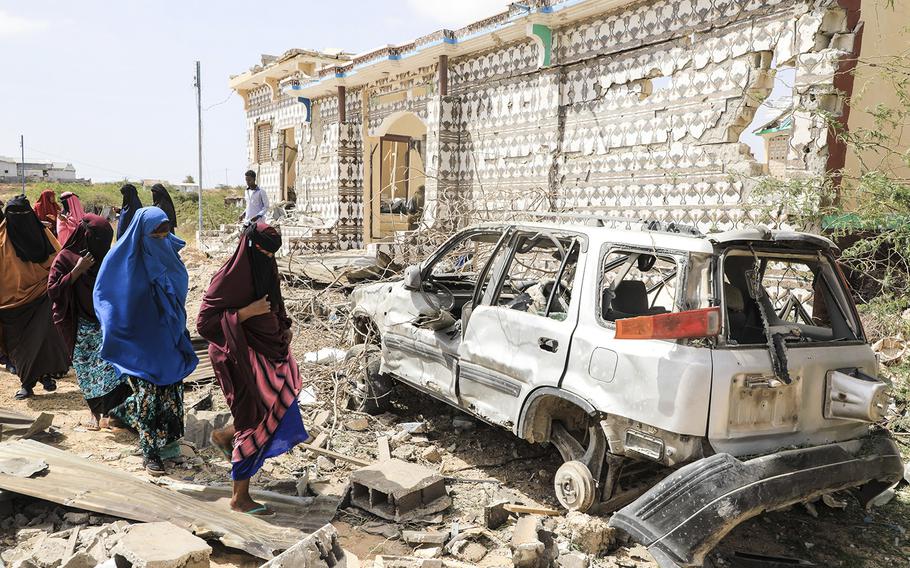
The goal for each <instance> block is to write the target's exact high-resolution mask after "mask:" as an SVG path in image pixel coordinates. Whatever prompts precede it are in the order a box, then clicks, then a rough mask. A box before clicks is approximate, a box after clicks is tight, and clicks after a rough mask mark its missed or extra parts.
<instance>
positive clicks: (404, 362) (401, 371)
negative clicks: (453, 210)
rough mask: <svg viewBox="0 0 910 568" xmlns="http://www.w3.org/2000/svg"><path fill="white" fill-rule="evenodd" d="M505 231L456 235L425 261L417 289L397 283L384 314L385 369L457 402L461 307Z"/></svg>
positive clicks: (436, 394) (408, 381)
mask: <svg viewBox="0 0 910 568" xmlns="http://www.w3.org/2000/svg"><path fill="white" fill-rule="evenodd" d="M504 231H505V229H504V228H502V227H488V228H477V229H471V230H468V231H464V232H462V233H459V234H457V235H455V236H454V237H453V238H452V239H450V240H449V241H447V242H446V243H445V244H443V245H442V246H441V247H440V248H439V249H437V251H436V252H434V253H433V254H432V255H431V256H430V257H429V258H428V259H427V260H426V261H425V262H424V263H423V264H421V265H420V279H419V281H420V284H419V286H418V287H417V289H413V290H409V289H407V288H405V287H404V286H402V285H399V286H396V287H394V290H393V292H392V297H391V298H390V300H391V301H389V302H386V305H387V306H388V310H387V311H386V312H385V314H384V318H385V320H386V321H387V322H388V326H387V330H386V332H385V333H384V334H383V338H382V341H383V345H384V347H385V357H384V366H383V371H384V372H389V373H392V374H394V375H396V376H398V377H399V378H401V379H402V380H404V381H405V382H407V383H409V384H411V385H412V386H414V387H417V388H418V389H420V390H423V391H425V392H427V393H429V394H431V395H433V396H435V397H437V398H441V399H443V400H446V401H449V402H453V403H454V402H455V369H456V365H457V359H458V346H459V344H460V343H461V336H462V333H461V324H460V320H461V317H462V312H463V310H464V307H465V305H466V304H469V303H470V301H471V299H472V298H473V296H474V293H475V289H476V286H477V280H478V277H479V275H480V273H481V272H482V271H483V269H484V267H485V266H486V264H487V261H488V260H489V258H490V257H491V256H492V254H493V251H494V250H495V248H496V247H497V245H498V244H499V243H500V240H501V237H502V235H503V232H504Z"/></svg>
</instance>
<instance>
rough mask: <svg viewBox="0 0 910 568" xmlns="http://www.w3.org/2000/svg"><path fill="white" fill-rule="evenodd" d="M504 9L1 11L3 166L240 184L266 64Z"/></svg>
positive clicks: (188, 0) (189, 1)
mask: <svg viewBox="0 0 910 568" xmlns="http://www.w3.org/2000/svg"><path fill="white" fill-rule="evenodd" d="M506 5H507V2H505V1H500V0H457V1H452V0H381V1H380V0H335V1H331V2H326V1H322V0H297V1H294V2H292V1H278V0H273V1H271V2H256V1H246V2H239V1H237V0H219V1H217V2H215V1H208V2H203V1H200V0H181V1H178V0H158V1H151V0H148V1H138V0H118V1H117V2H111V1H102V0H78V1H75V2H74V1H72V0H15V1H13V0H0V155H3V156H19V152H20V148H19V135H20V134H22V135H24V136H25V157H26V160H27V161H28V160H52V161H62V162H70V163H72V164H73V165H74V166H75V167H76V174H77V175H78V176H79V177H85V178H91V179H92V180H93V181H96V182H97V181H115V180H122V179H124V178H129V179H131V180H137V179H143V178H153V179H165V180H169V181H172V182H179V181H182V180H183V178H184V177H185V176H186V175H188V174H189V175H192V176H193V177H194V178H195V177H197V171H198V165H197V143H196V94H195V90H194V88H193V75H194V73H195V61H196V60H197V59H198V60H199V61H200V62H201V65H202V107H203V109H205V110H204V112H203V164H204V168H203V185H204V186H205V187H211V186H214V185H217V184H222V183H228V184H229V185H241V184H242V183H243V172H244V171H245V170H246V168H247V163H246V123H245V119H244V114H243V103H242V101H241V99H240V97H239V96H237V95H236V94H233V92H232V91H231V90H230V89H229V88H228V79H229V77H230V76H231V75H236V74H238V73H241V72H243V71H245V70H246V69H248V68H249V67H251V66H252V65H254V64H257V63H259V57H260V55H261V54H263V53H268V54H273V55H278V54H281V53H283V52H284V51H287V50H288V49H291V48H309V49H326V48H339V49H344V50H346V51H350V52H354V53H358V52H363V51H367V50H369V49H373V48H376V47H379V46H382V45H386V44H390V43H393V44H395V43H403V42H406V41H408V40H410V39H413V38H415V37H418V36H421V35H424V34H427V33H430V32H432V31H435V30H437V29H440V28H444V27H445V28H452V27H459V26H461V25H464V24H467V23H470V22H471V21H474V20H477V19H480V18H482V17H485V16H487V15H490V14H493V13H495V12H497V11H501V10H502V9H504V8H505V6H506Z"/></svg>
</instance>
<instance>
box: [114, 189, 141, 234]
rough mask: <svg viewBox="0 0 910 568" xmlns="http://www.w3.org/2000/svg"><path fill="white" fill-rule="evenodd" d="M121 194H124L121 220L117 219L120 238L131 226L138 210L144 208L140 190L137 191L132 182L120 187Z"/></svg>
mask: <svg viewBox="0 0 910 568" xmlns="http://www.w3.org/2000/svg"><path fill="white" fill-rule="evenodd" d="M120 194H121V195H123V204H122V205H121V206H120V220H119V221H117V238H118V239H119V238H120V237H121V236H122V235H123V233H125V232H126V229H127V227H129V226H130V222H131V221H132V220H133V215H135V214H136V211H139V210H140V209H142V201H140V200H139V192H138V191H136V186H135V185H133V184H131V183H128V184H126V185H124V186H123V187H121V188H120Z"/></svg>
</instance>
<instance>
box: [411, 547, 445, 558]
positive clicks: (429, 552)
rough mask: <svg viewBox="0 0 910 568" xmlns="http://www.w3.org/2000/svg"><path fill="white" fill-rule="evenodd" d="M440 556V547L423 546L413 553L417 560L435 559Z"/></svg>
mask: <svg viewBox="0 0 910 568" xmlns="http://www.w3.org/2000/svg"><path fill="white" fill-rule="evenodd" d="M441 554H442V547H441V546H432V545H425V546H421V547H419V548H417V550H415V551H414V556H416V557H417V558H436V557H438V556H440V555H441Z"/></svg>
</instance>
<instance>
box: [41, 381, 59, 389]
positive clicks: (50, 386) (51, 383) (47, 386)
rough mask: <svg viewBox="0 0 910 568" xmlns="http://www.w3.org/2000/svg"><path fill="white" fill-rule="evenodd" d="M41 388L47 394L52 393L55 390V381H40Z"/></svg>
mask: <svg viewBox="0 0 910 568" xmlns="http://www.w3.org/2000/svg"><path fill="white" fill-rule="evenodd" d="M41 386H42V387H43V388H44V390H46V391H47V392H54V391H55V390H57V381H55V380H54V379H41Z"/></svg>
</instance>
